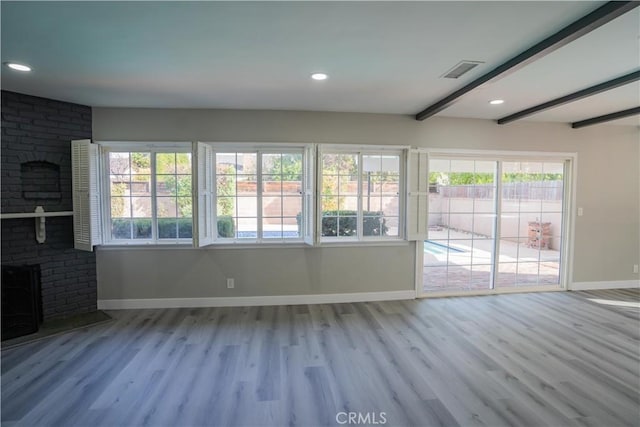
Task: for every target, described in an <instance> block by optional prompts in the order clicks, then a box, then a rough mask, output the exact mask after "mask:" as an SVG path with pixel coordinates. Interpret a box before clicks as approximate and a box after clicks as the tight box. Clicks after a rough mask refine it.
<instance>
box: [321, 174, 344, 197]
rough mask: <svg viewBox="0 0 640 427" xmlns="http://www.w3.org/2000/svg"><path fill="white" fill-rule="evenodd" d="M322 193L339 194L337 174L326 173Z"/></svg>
mask: <svg viewBox="0 0 640 427" xmlns="http://www.w3.org/2000/svg"><path fill="white" fill-rule="evenodd" d="M322 194H323V195H326V196H337V195H338V194H340V186H339V180H338V176H337V175H324V176H323V177H322Z"/></svg>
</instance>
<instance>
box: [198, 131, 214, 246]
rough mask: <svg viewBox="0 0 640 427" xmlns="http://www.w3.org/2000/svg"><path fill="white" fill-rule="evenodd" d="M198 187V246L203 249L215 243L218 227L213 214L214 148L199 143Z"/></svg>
mask: <svg viewBox="0 0 640 427" xmlns="http://www.w3.org/2000/svg"><path fill="white" fill-rule="evenodd" d="M196 164H197V167H196V169H197V171H196V176H197V183H198V184H197V185H198V205H197V210H198V216H197V218H198V224H197V229H198V233H197V235H196V236H197V242H196V246H198V247H202V246H207V245H210V244H212V243H213V242H214V240H215V238H216V234H217V226H215V225H214V223H213V222H214V214H213V178H212V174H213V167H214V165H213V148H211V146H210V145H208V144H205V143H202V142H198V153H197V162H196Z"/></svg>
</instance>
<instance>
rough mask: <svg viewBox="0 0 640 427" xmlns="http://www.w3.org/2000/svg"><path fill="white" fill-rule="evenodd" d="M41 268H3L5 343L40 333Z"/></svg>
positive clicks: (3, 326)
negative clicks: (12, 339)
mask: <svg viewBox="0 0 640 427" xmlns="http://www.w3.org/2000/svg"><path fill="white" fill-rule="evenodd" d="M40 323H42V295H41V289H40V266H39V265H25V266H2V341H4V340H8V339H11V338H16V337H20V336H23V335H28V334H32V333H35V332H38V327H39V325H40Z"/></svg>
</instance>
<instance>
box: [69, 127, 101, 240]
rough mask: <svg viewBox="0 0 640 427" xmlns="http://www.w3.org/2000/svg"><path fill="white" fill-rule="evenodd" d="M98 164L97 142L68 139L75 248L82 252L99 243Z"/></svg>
mask: <svg viewBox="0 0 640 427" xmlns="http://www.w3.org/2000/svg"><path fill="white" fill-rule="evenodd" d="M99 166H100V153H99V147H98V146H97V145H96V144H92V143H91V140H88V139H82V140H76V141H71V170H72V173H71V186H72V191H73V237H74V247H75V248H76V249H80V250H83V251H93V247H94V246H95V245H99V244H101V243H102V231H101V225H102V218H101V217H102V216H101V211H100V181H99V173H100V171H99Z"/></svg>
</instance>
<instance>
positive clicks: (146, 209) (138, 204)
mask: <svg viewBox="0 0 640 427" xmlns="http://www.w3.org/2000/svg"><path fill="white" fill-rule="evenodd" d="M131 211H132V212H131V213H132V215H131V216H133V217H134V218H151V216H152V214H151V197H132V198H131Z"/></svg>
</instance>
